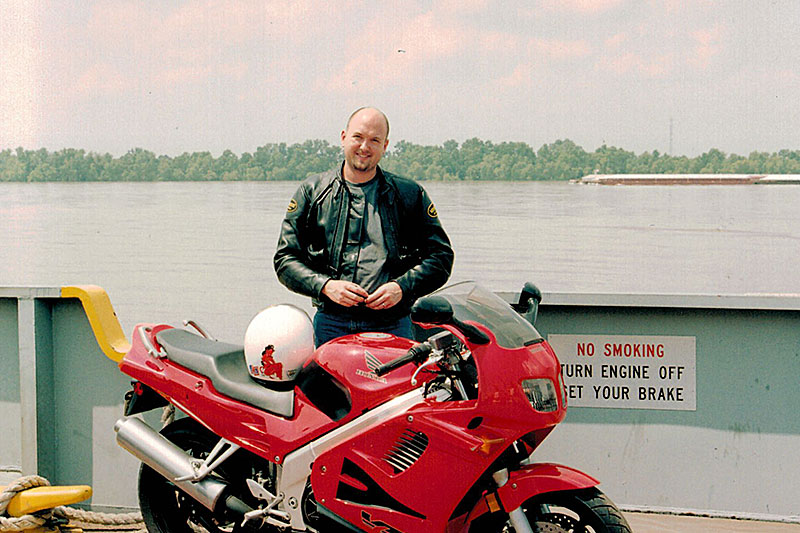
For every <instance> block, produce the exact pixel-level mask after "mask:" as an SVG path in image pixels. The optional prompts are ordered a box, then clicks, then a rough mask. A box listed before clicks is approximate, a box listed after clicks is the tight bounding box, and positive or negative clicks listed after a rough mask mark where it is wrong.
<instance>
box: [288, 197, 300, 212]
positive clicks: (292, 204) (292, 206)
mask: <svg viewBox="0 0 800 533" xmlns="http://www.w3.org/2000/svg"><path fill="white" fill-rule="evenodd" d="M295 211H297V200H295V199H294V198H292V201H291V202H289V207H288V208H286V212H287V213H294V212H295Z"/></svg>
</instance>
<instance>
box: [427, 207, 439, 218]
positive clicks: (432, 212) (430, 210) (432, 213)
mask: <svg viewBox="0 0 800 533" xmlns="http://www.w3.org/2000/svg"><path fill="white" fill-rule="evenodd" d="M428 216H429V217H431V218H436V217H438V216H439V213H437V212H436V206H435V205H433V204H431V205H429V206H428Z"/></svg>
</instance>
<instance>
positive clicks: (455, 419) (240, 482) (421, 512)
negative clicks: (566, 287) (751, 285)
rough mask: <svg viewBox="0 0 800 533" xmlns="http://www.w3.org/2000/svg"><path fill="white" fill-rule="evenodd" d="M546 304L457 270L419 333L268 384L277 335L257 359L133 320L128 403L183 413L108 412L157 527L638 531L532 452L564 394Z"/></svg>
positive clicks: (363, 347) (581, 481) (345, 342)
mask: <svg viewBox="0 0 800 533" xmlns="http://www.w3.org/2000/svg"><path fill="white" fill-rule="evenodd" d="M540 300H541V294H540V292H539V291H538V289H536V287H535V286H533V285H531V284H527V285H526V286H525V289H524V290H523V291H522V293H521V295H520V299H519V303H517V304H514V305H513V307H512V306H511V305H509V304H508V303H506V302H505V301H503V300H502V299H500V298H499V297H498V296H496V295H494V294H493V293H491V292H490V291H487V290H485V289H483V288H481V287H480V286H479V285H476V284H474V283H472V282H467V283H460V284H456V285H453V286H450V287H448V288H445V289H443V290H441V291H439V292H437V293H435V294H433V295H431V296H428V297H425V298H422V299H421V300H419V301H418V302H417V304H416V305H415V307H414V309H413V311H412V319H413V321H414V323H415V324H416V325H417V326H418V327H419V332H420V336H419V338H427V340H425V341H424V342H420V343H415V342H414V341H411V340H409V339H403V338H398V337H395V336H393V335H387V334H380V333H363V334H358V335H351V336H347V337H342V338H339V339H336V340H334V341H331V342H329V343H327V344H324V345H323V346H321V347H320V348H318V349H317V350H316V351H314V353H313V355H312V356H311V357H310V358H309V359H308V361H307V362H306V363H305V364H304V365H303V366H302V368H301V369H300V371H299V372H298V374H297V375H296V376H294V377H292V379H291V380H290V381H285V382H276V383H272V384H265V383H263V382H258V381H256V380H254V379H253V376H256V375H258V373H259V372H262V371H264V372H269V373H270V375H274V374H275V372H278V371H279V370H280V369H277V367H276V366H275V365H276V364H279V363H276V360H275V359H274V358H273V357H272V354H273V351H274V350H276V348H275V347H274V346H272V345H268V346H266V347H265V348H264V361H265V363H264V365H263V366H264V367H265V368H264V369H259V368H257V366H258V365H253V368H251V369H250V370H251V371H250V372H248V370H247V369H246V367H247V365H246V364H245V357H244V356H243V355H244V352H243V349H242V346H237V345H232V344H226V343H222V342H219V341H216V340H214V339H213V338H211V337H210V336H209V335H207V334H205V333H204V332H203V330H202V328H197V329H198V331H199V332H200V333H201V335H197V334H194V333H192V332H190V331H187V330H184V329H178V328H172V327H170V326H166V325H157V326H153V325H139V326H137V332H138V334H135V335H134V343H133V347H132V348H131V350H130V352H129V353H128V354H127V355H126V356H125V358H124V359H123V360H122V362H121V363H120V368H121V370H122V371H123V372H124V373H126V374H128V375H129V376H131V377H133V378H134V379H135V380H136V381H135V382H134V389H133V391H131V392H130V393H129V394H128V396H127V402H126V412H125V414H126V415H132V414H135V413H139V412H142V411H146V410H150V409H154V408H156V407H159V406H162V405H166V404H167V403H171V404H173V405H174V406H175V407H176V408H177V409H178V410H179V411H181V412H182V413H185V414H186V415H187V416H186V417H184V418H180V419H178V420H176V421H174V422H172V423H170V424H169V425H167V426H166V427H164V428H163V429H162V430H161V432H160V433H158V432H156V431H155V430H153V429H151V428H150V426H148V425H147V424H146V423H144V422H143V421H142V420H141V419H140V418H138V417H129V416H126V417H125V418H122V419H120V420H119V421H118V422H117V424H116V426H115V430H116V431H117V441H118V442H119V444H120V445H121V446H122V447H123V448H125V449H126V450H128V451H129V452H131V453H133V454H134V455H135V456H136V457H138V458H139V459H140V460H141V461H142V462H143V463H144V464H143V465H142V468H141V472H140V477H139V502H140V506H141V511H142V514H143V517H144V520H145V523H146V524H147V528H148V530H149V531H150V532H151V533H176V532H181V533H182V532H190V531H192V530H194V531H197V528H198V527H200V528H202V529H205V530H207V531H209V532H211V533H218V532H221V531H237V532H238V531H247V530H251V531H263V532H286V531H316V532H325V533H329V532H335V531H368V532H382V533H391V532H406V533H421V532H437V533H442V532H447V533H456V532H464V533H467V532H471V533H475V532H480V533H486V532H490V533H491V532H509V531H516V532H517V533H523V532H534V531H535V532H549V533H553V532H594V533H599V532H619V533H624V532H629V531H630V528H629V526H628V524H627V522H626V521H625V518H624V517H623V516H622V514H621V513H620V512H619V510H618V509H617V507H616V506H615V505H614V504H613V503H612V502H611V501H610V500H609V499H608V498H607V497H606V496H605V495H604V494H603V493H602V492H600V491H599V490H598V489H597V488H596V486H597V484H598V481H597V480H595V479H593V478H592V477H590V476H588V475H586V474H583V473H581V472H579V471H577V470H575V469H572V468H569V467H566V466H561V465H557V464H550V463H534V462H531V459H530V457H531V454H532V453H533V451H534V450H535V449H536V447H537V446H539V444H541V442H542V441H543V440H544V439H545V437H547V435H548V434H549V433H550V432H551V431H552V430H553V428H554V427H555V426H556V424H558V423H559V422H561V421H562V420H563V419H564V416H565V414H566V408H567V406H566V395H565V390H564V384H563V381H562V377H561V373H560V365H559V362H558V359H557V358H556V355H555V353H554V352H553V350H552V348H551V347H550V346H549V345H548V344H547V342H546V341H545V340H544V339H543V338H542V337H541V335H540V334H539V333H538V332H537V331H536V329H535V328H534V327H533V325H532V324H533V323H534V321H535V318H536V313H537V309H538V304H539V301H540ZM137 332H135V333H137ZM276 353H277V352H276Z"/></svg>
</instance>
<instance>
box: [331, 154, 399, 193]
mask: <svg viewBox="0 0 800 533" xmlns="http://www.w3.org/2000/svg"><path fill="white" fill-rule="evenodd" d="M336 179H337V180H338V181H339V183H340V185H341V186H342V187H344V188H345V189H347V187H346V185H347V183H346V180H345V179H344V161H342V164H341V165H339V167H338V168H337V170H336ZM372 179H373V180H378V184H379V185H378V191H379V192H380V193H381V194H382V195H383V194H386V193H387V192H388V191H389V190H391V177H389V176H387V175H386V174H384V172H383V170H381V167H380V165H378V166H377V167H375V177H374V178H372ZM370 181H372V180H370ZM367 183H369V182H367Z"/></svg>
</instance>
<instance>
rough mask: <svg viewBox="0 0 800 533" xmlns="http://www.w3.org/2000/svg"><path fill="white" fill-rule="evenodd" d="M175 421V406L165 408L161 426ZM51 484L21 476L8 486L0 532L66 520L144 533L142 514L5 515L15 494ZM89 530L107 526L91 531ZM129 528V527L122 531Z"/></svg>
mask: <svg viewBox="0 0 800 533" xmlns="http://www.w3.org/2000/svg"><path fill="white" fill-rule="evenodd" d="M174 419H175V406H174V405H172V404H168V405H167V406H166V407H164V410H163V411H162V413H161V424H162V427H163V426H167V425H168V424H170V423H171V422H172V421H173V420H174ZM48 486H50V482H49V481H48V480H47V479H45V478H43V477H42V476H36V475H33V476H23V477H20V478H17V479H15V480H14V481H13V482H12V483H11V484H10V485H8V486H7V487H6V488H5V489H3V491H2V493H0V532H5V531H25V530H26V529H34V528H37V527H41V526H43V525H44V524H46V523H48V521H50V520H52V518H53V517H57V518H65V519H67V520H70V521H71V522H76V523H78V524H87V525H89V526H90V527H87V528H85V529H120V530H126V531H131V530H133V529H134V526H135V528H136V531H135V533H146V532H147V530H146V529H145V527H144V521H143V520H142V513H140V512H134V513H100V512H97V511H85V510H83V509H78V508H75V507H66V506H63V505H60V506H58V507H54V508H52V509H44V510H42V511H38V512H37V513H35V514H27V515H23V516H20V517H11V516H7V515H6V510H7V509H8V504H9V502H10V501H11V498H13V497H14V496H15V495H16V494H17V493H18V492H22V491H23V490H27V489H32V488H34V487H48ZM92 526H107V527H105V528H103V527H92ZM125 526H129V527H125Z"/></svg>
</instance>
